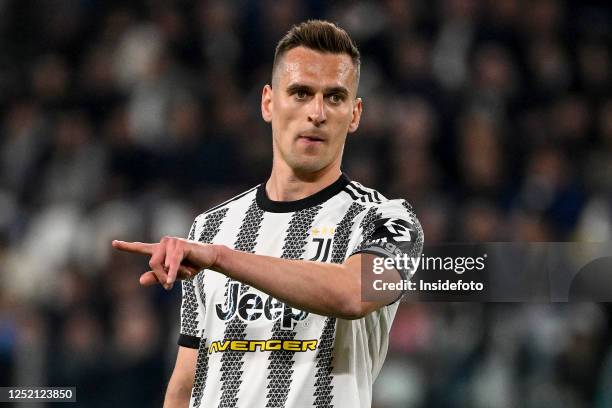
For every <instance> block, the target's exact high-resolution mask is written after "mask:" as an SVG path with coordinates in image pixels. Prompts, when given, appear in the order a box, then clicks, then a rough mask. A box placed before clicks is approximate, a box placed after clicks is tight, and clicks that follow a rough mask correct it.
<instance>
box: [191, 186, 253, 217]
mask: <svg viewBox="0 0 612 408" xmlns="http://www.w3.org/2000/svg"><path fill="white" fill-rule="evenodd" d="M258 187H259V185H256V186H254V187H251V188H250V189H248V190H246V191H243V192H242V193H240V194H237V195H235V196H234V197H232V198H230V199H228V200H226V201H223V202H222V203H221V204H217V205H216V206H214V207H212V208H209V209H208V210H206V211H204V212H203V213H201V214H200V215H198V216H197V217H196V219H195V221H194V226H196V225H202V224H204V222H205V221H206V220H211V219H215V218H218V217H220V216H222V215H223V214H225V213H226V212H227V211H228V210H229V209H230V208H231V207H233V206H237V205H241V204H242V203H243V202H245V201H248V202H251V201H253V199H254V198H255V194H256V192H257V188H258Z"/></svg>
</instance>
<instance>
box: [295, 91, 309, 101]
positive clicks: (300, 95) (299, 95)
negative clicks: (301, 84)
mask: <svg viewBox="0 0 612 408" xmlns="http://www.w3.org/2000/svg"><path fill="white" fill-rule="evenodd" d="M294 95H295V99H297V100H298V101H303V100H304V99H306V97H307V96H308V94H307V93H306V92H305V91H297V92H295V94H294Z"/></svg>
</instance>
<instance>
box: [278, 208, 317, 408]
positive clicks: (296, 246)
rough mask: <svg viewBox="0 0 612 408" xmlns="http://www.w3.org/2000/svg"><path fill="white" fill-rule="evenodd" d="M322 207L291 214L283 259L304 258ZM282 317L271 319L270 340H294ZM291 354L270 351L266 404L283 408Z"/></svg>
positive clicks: (291, 367)
mask: <svg viewBox="0 0 612 408" xmlns="http://www.w3.org/2000/svg"><path fill="white" fill-rule="evenodd" d="M321 208H322V206H320V205H318V206H316V207H312V208H307V209H305V210H301V211H298V212H296V213H295V214H293V216H292V217H291V221H289V228H288V230H287V236H286V238H285V244H284V245H283V254H282V255H281V258H284V259H303V256H304V252H305V250H306V245H307V244H308V236H309V231H310V228H311V226H312V224H313V222H314V219H315V217H316V216H317V214H318V213H319V211H320V210H321ZM281 320H282V316H281V317H280V318H279V319H277V320H276V321H275V322H274V326H273V328H272V336H271V337H270V338H271V339H274V340H293V339H295V336H296V334H297V333H296V332H295V330H286V329H285V330H283V329H282V328H281ZM294 363H295V361H294V360H293V353H287V352H286V351H283V350H278V351H277V350H274V351H272V352H270V357H269V358H268V386H267V389H268V393H267V395H266V398H267V400H268V402H267V404H266V407H269V408H272V407H284V406H285V403H286V402H287V396H288V395H289V389H290V387H291V382H292V381H293V364H294Z"/></svg>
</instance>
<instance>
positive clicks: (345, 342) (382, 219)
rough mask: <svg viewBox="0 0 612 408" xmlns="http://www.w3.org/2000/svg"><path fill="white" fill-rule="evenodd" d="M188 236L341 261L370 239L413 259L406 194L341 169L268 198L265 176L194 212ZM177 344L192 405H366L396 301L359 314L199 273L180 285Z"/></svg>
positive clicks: (416, 241) (416, 235)
mask: <svg viewBox="0 0 612 408" xmlns="http://www.w3.org/2000/svg"><path fill="white" fill-rule="evenodd" d="M189 239H191V240H196V241H200V242H204V243H214V244H223V245H226V246H228V247H230V248H234V249H236V250H239V251H245V252H251V253H256V254H261V255H268V256H275V257H279V258H285V259H304V260H313V261H319V262H331V263H343V262H344V261H345V260H346V259H347V258H348V257H349V256H351V255H353V254H355V253H358V252H363V251H368V252H374V253H379V254H381V255H384V252H380V251H376V250H372V248H375V245H374V244H375V243H376V242H380V241H381V240H382V241H390V242H396V243H398V244H399V243H401V248H402V249H403V251H405V252H409V255H410V256H417V257H418V256H419V255H420V252H421V250H422V245H423V231H422V229H421V226H420V224H419V222H418V221H417V219H416V217H415V215H414V213H413V211H412V208H411V207H410V205H409V204H408V203H407V202H406V201H404V200H387V199H386V198H385V197H383V196H382V195H381V194H380V193H378V192H377V191H375V190H372V189H369V188H366V187H364V186H362V185H361V184H359V183H357V182H355V181H350V180H349V179H348V178H347V177H346V176H344V175H342V176H341V177H340V178H339V179H338V180H337V181H336V182H335V183H333V184H332V185H330V186H328V187H326V188H325V189H323V190H321V191H319V192H318V193H316V194H314V195H311V196H309V197H307V198H304V199H302V200H297V201H291V202H279V201H271V200H270V199H269V198H268V196H267V194H266V190H265V183H264V184H261V185H259V186H257V187H254V188H252V189H251V190H248V191H246V192H244V193H242V194H240V195H238V196H236V197H235V198H233V199H231V200H229V201H227V202H225V203H223V204H221V205H219V206H217V207H215V208H213V209H211V210H209V211H207V212H205V213H203V214H201V215H199V216H198V217H197V218H196V219H195V221H194V223H193V226H192V228H191V231H190V233H189ZM182 285H183V298H182V305H181V325H180V336H179V345H181V346H184V347H191V348H197V349H198V358H197V364H196V373H195V381H194V385H193V390H192V393H191V401H190V405H189V406H190V407H207V408H208V407H310V406H313V407H336V408H340V407H347V408H355V407H364V408H365V407H370V405H371V400H372V395H371V394H372V383H373V381H374V379H375V378H376V376H377V375H378V372H379V371H380V368H381V366H382V363H383V361H384V359H385V355H386V352H387V345H388V334H389V330H390V328H391V323H392V321H393V318H394V316H395V312H396V310H397V307H398V303H397V302H395V303H393V304H390V305H388V306H385V307H382V308H380V309H378V310H376V311H375V312H372V313H370V314H368V315H367V316H365V317H363V318H361V319H357V320H344V319H339V318H333V317H326V316H321V315H316V314H313V313H308V312H306V311H301V310H297V309H294V308H291V307H290V306H288V305H286V304H283V303H282V302H280V301H278V300H276V299H274V298H272V297H271V296H268V295H267V294H266V293H264V292H262V291H259V290H257V289H255V288H252V287H249V286H248V285H245V284H242V283H240V282H237V281H234V280H231V279H229V278H227V277H226V276H224V275H222V274H220V273H217V272H214V271H210V270H205V271H202V272H200V273H199V274H198V275H196V277H194V278H193V279H191V280H187V281H183V283H182Z"/></svg>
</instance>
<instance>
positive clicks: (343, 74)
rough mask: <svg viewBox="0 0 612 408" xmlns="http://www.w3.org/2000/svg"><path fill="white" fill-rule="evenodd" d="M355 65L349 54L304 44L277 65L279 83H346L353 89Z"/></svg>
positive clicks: (331, 84) (343, 84) (323, 84)
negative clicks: (310, 47) (321, 50)
mask: <svg viewBox="0 0 612 408" xmlns="http://www.w3.org/2000/svg"><path fill="white" fill-rule="evenodd" d="M356 73H357V72H356V68H355V66H354V65H353V61H352V59H351V57H350V56H349V55H348V54H332V53H328V52H320V51H315V50H311V49H309V48H305V47H296V48H293V49H291V50H289V51H287V52H286V53H285V55H283V57H282V59H281V61H280V64H279V66H278V71H277V75H278V78H277V79H278V81H279V83H280V84H283V85H289V84H292V83H298V82H299V83H304V84H306V85H311V86H318V85H320V86H345V87H347V88H349V89H352V88H353V86H354V83H355V79H356Z"/></svg>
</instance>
